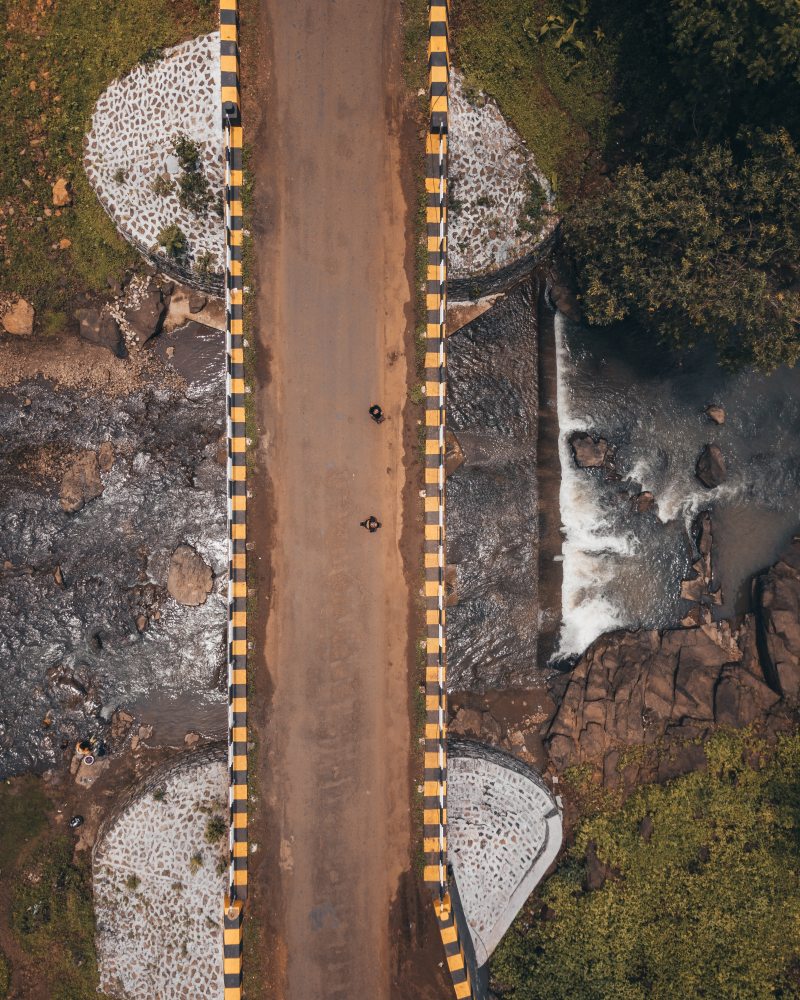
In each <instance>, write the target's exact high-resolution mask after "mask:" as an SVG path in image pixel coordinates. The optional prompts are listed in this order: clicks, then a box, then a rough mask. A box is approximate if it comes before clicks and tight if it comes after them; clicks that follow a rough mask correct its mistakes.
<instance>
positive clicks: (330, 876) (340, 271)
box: [248, 0, 416, 1000]
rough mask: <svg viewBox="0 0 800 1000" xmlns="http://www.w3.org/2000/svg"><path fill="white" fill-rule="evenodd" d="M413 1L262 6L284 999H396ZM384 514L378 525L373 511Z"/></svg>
mask: <svg viewBox="0 0 800 1000" xmlns="http://www.w3.org/2000/svg"><path fill="white" fill-rule="evenodd" d="M398 7H399V4H397V3H396V2H392V0H325V2H322V0H292V2H290V3H286V0H264V2H263V3H262V12H263V16H264V18H265V23H264V26H263V34H264V37H265V39H266V45H265V48H266V49H268V50H269V56H268V57H267V56H266V55H265V57H264V58H265V69H264V74H265V76H266V75H268V85H267V86H266V88H265V95H264V96H265V101H266V115H265V125H264V127H263V128H262V129H260V131H259V134H258V138H257V139H256V141H255V142H254V146H253V162H254V163H255V165H256V172H257V180H256V205H255V210H254V230H255V233H256V241H255V255H256V258H257V264H256V268H257V272H256V284H257V308H256V317H257V323H256V326H257V334H258V337H259V338H260V342H261V344H262V346H263V348H264V349H265V351H268V353H269V358H270V377H269V380H268V381H267V382H266V384H264V385H262V386H261V387H260V388H259V389H258V392H259V399H258V401H257V402H258V412H259V417H260V423H261V425H262V426H263V428H264V429H263V434H262V437H261V440H260V442H259V450H260V455H259V458H260V465H261V466H263V467H265V468H266V470H267V475H268V477H269V481H270V484H271V498H272V499H271V508H272V509H271V511H270V516H271V517H272V518H273V524H272V528H271V531H270V532H269V534H270V536H271V543H272V544H271V553H270V554H267V553H263V552H262V553H258V554H259V555H262V556H263V557H264V558H267V555H269V557H270V558H271V570H272V575H271V595H270V610H269V617H268V621H267V626H266V635H263V634H256V635H255V636H254V639H255V641H256V643H257V644H261V643H265V649H266V671H267V672H268V686H269V688H270V689H271V693H272V697H271V704H270V706H269V713H268V718H267V720H266V726H265V731H264V732H260V738H261V741H262V743H263V744H264V745H265V746H266V748H267V750H266V754H265V755H264V754H262V758H261V766H260V768H259V787H260V791H261V794H262V796H263V797H264V800H265V802H266V809H265V813H262V814H261V815H262V818H261V819H260V820H259V822H260V823H261V824H262V828H261V829H259V828H256V829H254V830H253V839H254V840H256V841H259V842H260V843H261V845H263V846H262V847H261V850H267V851H268V852H269V854H268V856H267V857H266V858H263V859H262V860H261V861H260V867H259V868H258V874H257V879H258V880H259V882H261V883H263V884H261V885H259V886H257V887H256V891H257V892H258V891H259V889H260V890H262V891H266V893H267V896H268V901H269V902H268V908H269V909H270V910H271V915H272V919H271V922H272V924H273V926H272V928H271V935H270V941H269V943H268V946H267V949H266V954H264V955H263V956H258V955H253V954H250V955H249V956H248V962H250V963H252V962H257V961H264V962H265V963H268V964H269V966H270V969H269V980H270V984H271V985H270V990H271V991H270V996H274V997H275V998H276V1000H284V998H285V1000H322V998H326V1000H333V998H342V1000H344V998H347V1000H353V998H364V1000H381V998H384V997H386V998H388V997H389V994H390V977H391V970H390V965H391V955H392V946H391V942H390V929H389V913H390V906H391V903H392V900H393V898H394V896H395V894H396V892H397V888H398V883H399V880H400V877H401V875H402V873H403V872H404V871H405V870H406V869H407V868H408V863H409V851H410V837H411V833H410V819H409V782H410V772H409V754H410V740H411V737H410V731H409V712H408V684H409V674H408V661H409V638H408V637H409V629H410V625H409V607H410V595H409V586H408V584H407V582H406V580H405V577H404V562H403V557H402V554H401V540H402V533H403V486H404V482H405V473H404V465H403V459H404V455H403V413H402V411H403V407H404V404H405V399H406V376H407V372H406V361H405V343H406V340H407V333H408V330H407V324H408V322H409V318H408V317H409V302H410V287H409V280H408V277H407V274H406V269H405V264H406V260H407V258H406V250H407V238H408V224H409V210H408V205H407V204H406V199H405V197H404V193H403V188H402V184H401V137H400V135H399V128H400V124H399V123H400V121H401V118H402V116H401V111H400V108H401V100H402V90H401V81H400V78H399V64H398V57H397V52H398V45H397V38H398V34H397V33H398V30H399V25H398V22H397V15H398ZM263 353H264V352H262V355H263ZM375 401H378V402H380V403H381V404H382V405H383V407H384V409H385V411H386V412H387V415H388V419H387V420H386V422H385V423H384V424H383V425H382V426H380V427H378V426H376V425H374V424H373V423H372V422H371V421H370V419H369V417H368V415H367V407H368V406H369V405H370V404H371V403H372V402H375ZM369 514H375V515H376V516H377V517H378V519H379V520H380V521H381V522H382V524H383V527H382V528H381V530H380V531H378V532H377V534H375V535H370V534H368V533H367V532H366V531H365V530H364V529H363V528H361V527H359V523H358V522H359V521H361V520H362V519H364V518H366V517H367V516H368V515H369ZM251 523H252V518H251ZM257 527H258V526H256V528H257ZM256 537H259V534H258V532H257V533H256ZM415 586H416V585H415ZM264 885H266V887H267V888H266V889H264Z"/></svg>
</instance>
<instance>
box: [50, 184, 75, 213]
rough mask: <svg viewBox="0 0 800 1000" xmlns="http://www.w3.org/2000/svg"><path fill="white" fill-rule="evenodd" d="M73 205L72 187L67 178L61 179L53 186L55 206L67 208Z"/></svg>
mask: <svg viewBox="0 0 800 1000" xmlns="http://www.w3.org/2000/svg"><path fill="white" fill-rule="evenodd" d="M71 203H72V185H71V184H70V183H69V181H68V180H67V179H66V178H65V177H59V178H58V180H57V181H56V182H55V184H54V185H53V204H54V205H55V207H56V208H65V207H66V206H67V205H70V204H71Z"/></svg>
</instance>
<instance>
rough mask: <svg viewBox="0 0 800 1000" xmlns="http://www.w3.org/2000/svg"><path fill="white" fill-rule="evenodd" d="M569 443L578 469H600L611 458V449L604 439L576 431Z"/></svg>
mask: <svg viewBox="0 0 800 1000" xmlns="http://www.w3.org/2000/svg"><path fill="white" fill-rule="evenodd" d="M569 443H570V446H571V447H572V454H573V455H574V457H575V464H576V465H577V466H578V468H579V469H601V468H602V467H603V466H605V465H607V464H608V462H609V461H610V460H611V458H613V449H611V448H610V446H609V443H608V441H606V439H605V438H601V437H593V436H592V435H591V434H587V433H585V432H584V431H576V432H575V433H574V434H573V435H572V436H571V437H570V439H569Z"/></svg>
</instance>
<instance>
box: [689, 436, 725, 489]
mask: <svg viewBox="0 0 800 1000" xmlns="http://www.w3.org/2000/svg"><path fill="white" fill-rule="evenodd" d="M694 471H695V475H696V476H697V478H698V479H699V480H700V482H701V483H702V484H703V486H705V487H706V488H707V489H709V490H713V489H714V487H715V486H721V485H722V483H724V482H725V480H726V479H727V478H728V470H727V469H726V467H725V458H724V456H723V454H722V451H721V450H720V447H719V445H718V444H707V445H706V446H705V447H704V448H703V450H702V451H701V452H700V457H699V458H698V459H697V464H696V465H695V470H694Z"/></svg>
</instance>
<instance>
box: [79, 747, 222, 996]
mask: <svg viewBox="0 0 800 1000" xmlns="http://www.w3.org/2000/svg"><path fill="white" fill-rule="evenodd" d="M162 791H163V795H162ZM154 793H155V794H154ZM227 801H228V778H227V768H226V763H225V756H224V750H223V749H217V750H215V751H214V752H213V753H212V754H208V753H198V754H196V755H191V756H189V757H187V758H184V759H183V760H182V761H181V763H180V764H178V765H177V766H176V767H174V768H173V769H172V770H170V771H168V772H164V773H161V774H160V775H158V776H157V777H156V778H154V779H151V780H149V781H148V782H147V785H146V786H145V788H144V789H143V790H142V791H140V792H139V793H137V795H136V796H135V797H134V799H133V801H132V802H130V803H129V804H128V805H127V806H126V807H125V808H124V809H123V811H122V812H121V813H120V814H119V815H118V816H117V817H116V818H115V819H114V820H113V821H112V822H111V824H110V826H108V827H107V828H106V829H105V830H104V832H103V833H102V835H101V839H100V840H99V842H98V844H97V846H96V847H95V851H94V857H93V880H94V900H95V913H96V915H97V938H96V940H97V957H98V964H99V969H100V988H101V990H103V991H104V992H108V993H109V994H111V995H113V996H115V997H118V998H119V1000H152V998H153V997H159V998H160V1000H206V998H208V1000H218V998H219V997H221V996H222V993H223V979H222V900H223V896H224V892H225V884H226V875H225V870H224V869H223V870H221V871H220V870H219V869H220V868H222V866H221V865H220V862H221V861H223V860H224V859H225V858H226V857H227V846H228V837H227V830H226V832H225V833H224V834H223V836H222V837H221V838H220V840H219V842H218V843H215V844H209V843H208V842H207V840H206V836H205V834H206V826H207V824H208V821H209V818H210V817H212V816H219V817H222V818H223V819H225V818H226V817H227ZM198 856H199V857H201V863H199V864H198ZM193 858H194V861H193V860H192V859H193ZM218 866H219V867H218Z"/></svg>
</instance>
